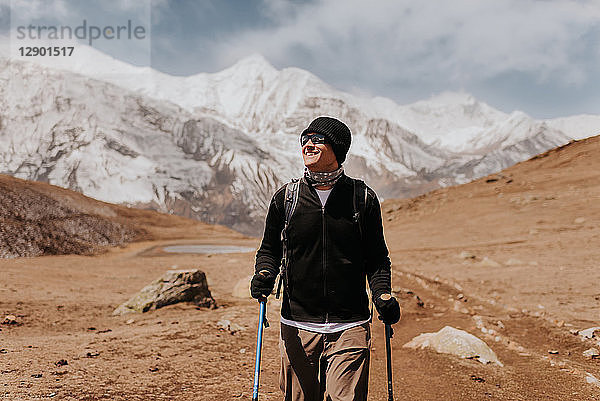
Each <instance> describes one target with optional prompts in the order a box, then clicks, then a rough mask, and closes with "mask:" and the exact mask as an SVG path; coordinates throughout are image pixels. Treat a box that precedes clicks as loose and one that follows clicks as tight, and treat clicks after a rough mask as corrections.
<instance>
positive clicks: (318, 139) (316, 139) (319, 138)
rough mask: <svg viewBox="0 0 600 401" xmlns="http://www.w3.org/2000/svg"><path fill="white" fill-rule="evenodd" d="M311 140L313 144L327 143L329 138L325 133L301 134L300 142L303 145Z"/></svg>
mask: <svg viewBox="0 0 600 401" xmlns="http://www.w3.org/2000/svg"><path fill="white" fill-rule="evenodd" d="M309 140H310V141H311V142H312V143H313V145H316V144H318V143H327V138H325V135H323V134H302V135H300V144H301V145H302V146H304V145H306V143H307V142H308V141H309Z"/></svg>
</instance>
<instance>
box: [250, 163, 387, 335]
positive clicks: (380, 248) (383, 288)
mask: <svg viewBox="0 0 600 401" xmlns="http://www.w3.org/2000/svg"><path fill="white" fill-rule="evenodd" d="M298 195H299V196H298V204H297V206H296V209H295V212H294V214H293V216H292V217H291V219H290V222H289V227H288V238H289V241H288V244H289V245H288V246H289V250H290V252H289V253H288V254H289V255H290V256H291V257H290V260H289V264H288V268H287V272H286V274H285V277H284V283H285V285H284V294H283V303H282V307H281V315H282V316H283V317H284V318H286V319H291V320H295V321H302V322H313V323H327V322H331V323H341V322H355V321H359V320H365V319H368V318H369V316H370V311H369V304H368V296H367V292H366V285H365V281H366V280H365V278H366V279H367V280H368V282H369V287H370V288H371V292H372V294H373V297H378V296H379V295H381V294H383V293H389V292H390V290H391V288H390V271H391V270H390V265H391V263H390V258H389V254H388V249H387V246H386V244H385V239H384V237H383V225H382V222H381V209H380V206H379V200H378V199H377V195H376V194H375V192H374V191H373V190H372V189H371V188H368V187H367V201H366V206H365V216H364V217H363V218H364V225H363V227H364V228H365V232H364V233H363V236H362V239H361V236H360V232H359V227H358V226H357V224H356V223H355V222H354V219H353V215H354V204H353V198H354V188H353V181H352V178H350V177H348V176H346V175H343V176H342V177H341V178H340V179H339V180H338V182H337V183H336V184H335V185H334V186H333V190H332V191H331V193H330V194H329V198H328V199H327V202H326V203H325V206H324V207H323V206H321V201H320V199H319V196H318V194H317V192H316V190H315V189H314V188H313V187H312V186H310V185H309V184H308V183H307V182H306V181H305V180H304V179H301V180H300V185H299V194H298ZM284 197H285V185H284V186H283V187H281V188H280V189H279V190H277V192H276V193H275V195H273V199H272V200H271V204H270V205H269V211H268V213H267V219H266V225H265V232H264V236H263V240H262V243H261V246H260V248H259V249H258V251H257V253H256V265H255V270H256V272H259V271H261V270H268V271H269V272H270V273H271V274H273V275H277V274H278V273H279V267H280V264H281V257H282V243H281V231H282V229H283V225H284V222H285V206H284Z"/></svg>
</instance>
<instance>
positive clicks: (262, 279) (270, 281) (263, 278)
mask: <svg viewBox="0 0 600 401" xmlns="http://www.w3.org/2000/svg"><path fill="white" fill-rule="evenodd" d="M275 277H276V276H274V275H273V274H271V273H270V272H269V271H268V270H261V271H259V272H258V273H255V274H254V277H252V281H251V282H250V295H252V298H256V299H260V298H266V297H268V296H269V295H271V292H273V287H275Z"/></svg>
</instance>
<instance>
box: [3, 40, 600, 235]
mask: <svg viewBox="0 0 600 401" xmlns="http://www.w3.org/2000/svg"><path fill="white" fill-rule="evenodd" d="M78 50H79V51H80V55H81V53H83V54H85V53H86V52H88V53H89V58H88V62H87V63H84V62H75V63H66V62H64V60H58V59H57V60H54V61H52V62H49V61H45V62H43V63H42V65H40V62H39V60H38V61H37V62H36V63H32V62H23V61H19V60H7V59H0V64H1V67H0V68H1V69H0V92H1V94H2V98H1V100H0V118H1V119H2V124H1V126H0V138H1V140H0V172H5V173H8V174H11V175H15V176H18V177H20V178H27V179H33V180H40V181H46V182H50V183H52V184H56V185H59V186H63V187H67V188H71V189H76V190H78V191H81V192H83V193H85V194H86V195H89V196H92V197H95V198H98V199H101V200H105V201H110V202H116V203H126V204H129V205H134V206H142V207H152V208H155V209H158V210H161V211H166V212H171V213H177V214H181V215H184V216H186V217H192V218H197V219H200V220H203V221H207V222H210V223H222V224H226V225H228V226H230V227H233V228H235V229H238V230H240V231H242V232H245V233H250V234H259V233H260V229H261V226H262V222H263V220H264V212H265V209H266V207H267V205H268V202H269V200H270V196H271V195H272V193H273V192H274V191H275V189H276V188H278V187H279V186H280V185H281V184H282V183H284V182H286V181H288V180H289V179H290V178H292V177H295V176H299V175H300V174H301V172H302V162H301V156H300V152H299V150H300V146H299V143H298V133H299V132H300V131H301V130H302V129H303V128H304V127H305V126H306V125H307V124H308V123H309V122H310V120H312V118H314V117H316V116H318V115H333V116H337V117H339V118H341V119H342V120H344V121H345V122H346V123H347V124H348V125H349V126H350V127H351V129H352V131H353V143H352V146H351V149H350V153H349V156H348V160H347V162H346V163H345V167H346V171H347V172H348V174H349V175H351V176H354V177H361V178H363V179H365V180H366V181H367V182H368V183H369V185H370V186H372V187H373V188H374V189H375V190H376V191H377V192H378V194H379V195H380V196H382V197H385V198H387V197H400V196H414V195H417V194H421V193H423V192H426V191H428V190H430V189H433V188H437V187H439V186H444V185H452V184H455V183H463V182H466V181H469V180H471V179H473V178H476V177H479V176H482V175H486V174H489V173H491V172H494V171H498V170H500V169H502V168H505V167H507V166H509V165H512V164H514V163H516V162H518V161H521V160H524V159H526V158H529V157H531V156H533V155H535V154H537V153H540V152H542V151H545V150H547V149H549V148H551V147H554V146H558V145H561V144H563V143H566V142H568V140H569V139H571V138H574V136H573V135H571V134H565V133H564V132H563V131H561V130H559V129H556V128H555V125H556V126H558V125H560V126H561V128H562V129H563V130H566V131H568V128H569V127H571V126H574V124H575V123H579V124H583V125H584V126H585V125H586V124H590V125H594V124H596V121H597V120H596V119H594V117H595V116H591V118H590V119H589V120H585V121H583V123H582V122H581V121H580V120H578V119H577V118H576V117H573V118H570V119H558V120H556V121H536V120H534V119H532V118H530V117H529V116H527V115H526V114H524V113H521V112H513V113H511V114H506V113H503V112H500V111H498V110H495V109H493V108H492V107H490V106H489V105H487V104H485V103H482V102H479V101H477V100H476V99H475V98H473V97H472V96H470V95H468V94H464V93H443V94H440V95H438V96H435V97H433V98H431V99H429V100H425V101H420V102H416V103H413V104H410V105H404V106H401V105H397V104H395V103H394V102H392V101H391V100H389V99H385V98H373V99H367V98H361V97H357V96H354V95H351V94H347V93H344V92H340V91H337V90H336V89H334V88H332V87H331V86H329V85H327V84H325V83H324V82H322V81H321V80H319V79H318V78H317V77H315V76H314V75H312V74H310V73H309V72H307V71H304V70H301V69H298V68H286V69H283V70H281V71H279V70H277V69H275V68H274V67H272V66H271V65H270V64H269V63H268V62H267V61H266V60H265V59H264V58H263V57H261V56H259V55H254V56H251V57H249V58H246V59H244V60H241V61H240V62H238V63H236V64H235V65H234V66H232V67H230V68H228V69H225V70H223V71H220V72H217V73H214V74H206V73H202V74H196V75H193V76H190V77H174V76H169V75H167V74H163V73H160V72H157V71H154V70H152V69H150V68H147V67H135V66H131V65H129V64H126V63H123V62H121V61H118V60H115V59H112V58H110V57H109V56H107V55H104V54H102V53H100V52H98V51H96V50H95V49H92V48H86V47H85V46H81V49H79V48H78ZM61 63H63V64H64V65H61ZM50 64H52V65H50ZM578 129H580V128H578Z"/></svg>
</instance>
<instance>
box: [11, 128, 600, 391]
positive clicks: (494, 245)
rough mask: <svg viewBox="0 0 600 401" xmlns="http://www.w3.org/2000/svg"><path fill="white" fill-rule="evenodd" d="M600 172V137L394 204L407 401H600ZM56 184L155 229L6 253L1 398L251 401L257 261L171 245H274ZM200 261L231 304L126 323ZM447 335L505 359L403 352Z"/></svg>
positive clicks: (396, 353)
mask: <svg viewBox="0 0 600 401" xmlns="http://www.w3.org/2000/svg"><path fill="white" fill-rule="evenodd" d="M599 171H600V137H595V138H590V139H587V140H584V141H579V142H574V143H571V144H569V145H567V146H564V147H562V148H560V149H555V150H552V151H550V152H547V153H545V154H544V155H540V156H538V157H536V158H534V159H532V160H528V161H526V162H523V163H520V164H518V165H516V166H514V167H512V168H509V169H507V170H505V171H503V172H501V173H499V174H495V175H492V176H489V177H485V178H482V179H480V180H477V181H475V182H472V183H469V184H466V185H462V186H457V187H452V188H446V189H441V190H437V191H434V192H431V193H429V194H426V195H424V196H421V197H418V198H416V199H411V200H388V201H386V202H384V204H383V214H384V224H385V234H386V238H387V242H388V246H389V248H390V250H391V254H392V262H393V286H394V291H395V293H396V295H397V296H398V297H399V298H400V300H401V303H402V305H403V309H404V316H403V319H402V320H401V321H400V322H399V323H398V324H396V325H395V326H394V330H395V335H394V338H393V341H392V344H393V345H392V346H393V366H394V390H395V399H396V400H431V401H433V400H435V401H438V400H452V401H454V400H461V401H462V400H466V401H476V400H477V401H479V400H503V401H508V400H510V401H512V400H522V401H531V400H556V401H559V400H560V401H564V400H571V401H582V400H600V382H598V383H597V384H596V382H595V381H594V380H597V379H600V359H598V358H591V357H588V356H585V355H584V351H586V350H588V349H590V348H591V347H597V348H600V343H599V342H598V339H597V338H595V339H587V340H585V339H582V338H581V337H580V336H579V335H578V332H579V330H581V329H585V328H589V327H593V326H600V286H599V284H598V283H599V282H600V258H599V256H598V255H599V252H598V244H599V243H600V241H599V240H600V238H599V236H600V173H599ZM3 182H5V181H0V184H2V183H3ZM10 182H11V184H10V185H12V186H9V188H15V185H16V184H14V182H16V181H14V182H13V181H10ZM2 185H6V184H2ZM27 185H31V186H32V187H35V188H36V191H41V192H43V191H44V190H48V191H50V189H49V188H50V187H49V186H44V185H41V186H38V184H27ZM3 188H5V187H3ZM51 190H52V195H51V196H49V198H50V199H54V200H56V201H57V202H58V206H59V207H60V208H63V209H60V210H64V209H67V208H69V210H78V211H79V212H77V213H81V214H86V213H87V214H91V215H94V216H104V217H106V216H107V214H108V215H109V216H108V217H110V219H108V220H107V221H109V222H111V223H110V224H120V225H122V226H123V227H133V228H134V229H135V230H138V229H139V230H142V231H143V232H145V233H146V234H142V237H139V238H142V239H144V238H145V240H143V241H142V240H140V241H137V242H133V243H129V244H127V245H126V246H122V247H113V248H109V249H108V250H107V252H105V253H101V254H97V255H94V256H82V255H59V256H42V257H35V258H15V259H0V319H2V318H3V317H4V316H5V315H8V314H10V315H13V318H11V320H10V322H11V324H2V325H1V326H0V398H3V399H8V400H38V399H61V400H215V401H216V400H219V401H222V400H247V399H250V398H251V391H252V376H253V364H254V347H255V344H256V342H255V341H256V325H257V316H258V313H257V312H258V305H257V303H256V301H254V300H251V299H248V298H236V297H234V296H233V294H232V290H233V288H234V285H235V283H237V282H238V280H240V279H243V278H245V277H247V276H248V275H249V274H251V272H252V270H253V264H254V252H246V253H232V254H218V253H204V254H200V253H198V254H191V253H167V252H166V251H165V249H164V247H165V246H167V245H194V244H203V245H204V244H211V245H245V246H251V247H256V246H258V243H259V241H258V240H257V239H252V238H244V237H242V236H241V235H239V234H236V233H233V232H231V231H229V230H226V229H224V228H221V227H211V226H206V225H203V224H200V223H196V222H190V221H187V220H185V219H180V218H177V217H173V216H168V215H160V214H156V213H154V212H146V211H138V210H133V209H126V208H120V207H116V206H111V205H107V204H101V203H89V204H88V203H86V202H87V201H85V202H84V201H82V199H84V198H83V197H81V195H79V194H73V193H71V192H63V191H57V192H54V191H55V190H54V188H52V189H51ZM36 193H37V192H36ZM43 193H44V194H46V192H43ZM35 196H41V195H35ZM50 202H51V201H50ZM32 210H36V209H35V207H33V208H32ZM23 213H24V212H23ZM112 213H115V215H112ZM41 216H43V212H39V214H38V218H39V217H41ZM143 235H147V237H143ZM186 268H200V269H201V270H203V271H204V272H205V273H206V277H207V280H208V284H209V286H210V290H211V292H212V295H213V297H214V298H215V300H216V302H217V304H218V306H219V307H218V308H217V309H214V310H209V309H198V308H196V307H195V306H193V305H182V304H180V305H172V306H169V307H166V308H162V309H159V310H155V311H151V312H148V313H144V314H136V315H126V316H112V315H111V314H112V311H113V310H114V308H115V307H116V306H117V305H119V304H120V303H122V302H124V301H125V300H127V299H128V298H129V297H130V296H131V295H132V294H134V293H136V292H137V291H139V290H140V289H141V288H142V287H143V286H145V285H146V284H148V283H149V282H151V281H152V280H155V279H156V278H158V277H160V276H161V275H162V274H163V273H164V272H165V271H166V270H169V269H186ZM279 306H280V303H279V301H277V300H274V299H270V300H269V303H268V308H267V309H268V316H269V319H270V321H271V327H269V328H267V329H265V337H264V345H263V363H262V373H261V386H260V399H261V400H280V399H282V397H281V395H280V392H279V388H278V372H279V359H278V355H279V350H278V335H279V333H278V314H279V310H278V309H279ZM225 320H226V321H230V322H231V323H233V324H234V325H235V326H234V327H236V328H235V330H231V329H227V328H224V326H223V324H222V322H223V321H225ZM447 325H449V326H453V327H456V328H459V329H462V330H465V331H468V332H469V333H471V334H474V335H476V336H478V337H479V338H481V339H482V340H484V341H485V342H486V343H487V344H488V345H489V346H490V347H491V348H492V349H493V350H494V352H495V353H496V354H497V356H498V358H499V359H500V361H502V363H503V364H504V366H503V367H500V366H497V365H483V364H481V363H480V362H477V361H475V360H472V359H459V358H457V357H454V356H450V355H445V354H437V353H435V352H433V351H430V350H411V349H406V348H402V345H403V344H405V343H406V342H408V341H410V340H411V339H412V338H413V337H415V336H417V335H419V334H420V333H423V332H433V331H438V330H440V329H441V328H443V327H444V326H447ZM372 333H373V338H372V344H373V348H372V352H371V371H370V377H369V383H370V388H369V400H373V401H374V400H382V399H387V386H386V370H385V362H386V360H385V345H384V339H383V325H382V324H381V323H380V322H378V321H376V320H375V321H374V322H373V324H372Z"/></svg>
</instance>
